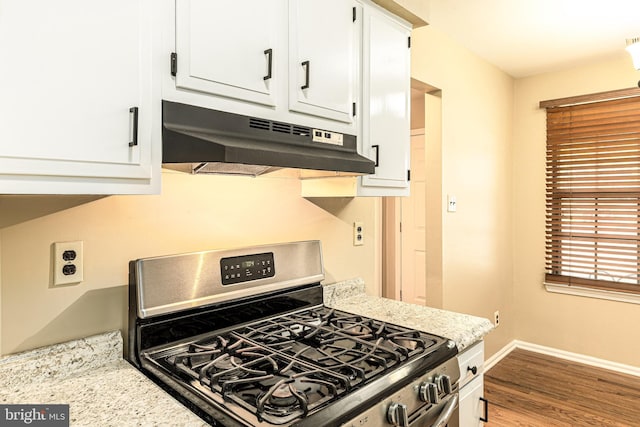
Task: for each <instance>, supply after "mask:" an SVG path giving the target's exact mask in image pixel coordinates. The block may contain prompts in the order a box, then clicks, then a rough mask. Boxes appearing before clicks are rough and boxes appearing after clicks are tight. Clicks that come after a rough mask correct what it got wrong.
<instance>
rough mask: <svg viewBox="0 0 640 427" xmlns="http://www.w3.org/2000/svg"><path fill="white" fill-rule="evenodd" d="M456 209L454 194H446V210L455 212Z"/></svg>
mask: <svg viewBox="0 0 640 427" xmlns="http://www.w3.org/2000/svg"><path fill="white" fill-rule="evenodd" d="M457 209H458V205H457V201H456V196H451V195H448V196H447V212H455V211H456V210H457Z"/></svg>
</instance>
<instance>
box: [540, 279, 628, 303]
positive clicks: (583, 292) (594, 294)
mask: <svg viewBox="0 0 640 427" xmlns="http://www.w3.org/2000/svg"><path fill="white" fill-rule="evenodd" d="M544 287H545V288H546V289H547V291H548V292H553V293H557V294H565V295H576V296H580V297H588V298H599V299H606V300H609V301H618V302H627V303H630V304H640V295H638V294H630V293H626V292H616V291H604V290H601V289H591V288H583V287H580V286H567V285H558V284H556V283H546V282H545V284H544Z"/></svg>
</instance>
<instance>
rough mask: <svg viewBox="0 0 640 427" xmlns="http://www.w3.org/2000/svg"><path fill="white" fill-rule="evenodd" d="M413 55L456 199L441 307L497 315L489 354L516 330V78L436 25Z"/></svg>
mask: <svg viewBox="0 0 640 427" xmlns="http://www.w3.org/2000/svg"><path fill="white" fill-rule="evenodd" d="M411 51H412V77H413V78H414V79H417V80H420V81H421V82H424V83H427V84H429V85H432V86H435V87H437V88H439V89H441V90H442V174H443V175H442V196H443V198H446V195H447V194H454V195H455V196H456V197H457V202H458V211H457V212H456V213H446V212H443V218H442V221H443V230H442V239H443V249H442V251H443V253H442V255H443V307H444V308H445V309H448V310H454V311H460V312H464V313H470V314H474V315H477V316H482V317H487V318H493V312H494V311H495V310H500V313H501V326H500V327H499V328H498V329H496V330H495V331H494V332H492V333H491V334H490V335H488V336H487V341H486V352H487V356H490V355H491V354H493V353H494V352H495V351H497V350H498V349H500V348H502V347H503V346H504V345H506V344H507V343H508V342H510V341H511V340H512V339H513V338H514V327H515V311H514V303H513V286H512V267H511V266H512V239H511V236H512V221H511V217H512V216H511V194H512V189H511V179H510V178H511V136H512V127H511V122H512V102H513V80H512V78H511V77H510V76H508V75H507V74H505V73H504V72H502V71H501V70H499V69H498V68H496V67H494V66H492V65H490V64H488V63H487V62H485V61H483V60H481V59H479V58H478V57H476V56H475V55H473V54H471V53H470V52H469V51H467V50H466V49H464V48H462V47H460V46H459V45H457V44H456V43H455V42H453V41H452V40H451V39H449V38H448V37H446V36H445V35H443V34H442V33H440V32H439V31H438V30H436V29H434V28H432V27H423V28H419V29H416V30H414V31H413V34H412V47H411ZM429 202H430V201H427V203H429ZM431 202H433V203H442V205H441V206H442V208H443V209H444V208H445V203H444V200H442V201H438V200H434V201H431Z"/></svg>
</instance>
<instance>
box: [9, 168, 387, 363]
mask: <svg viewBox="0 0 640 427" xmlns="http://www.w3.org/2000/svg"><path fill="white" fill-rule="evenodd" d="M43 203H48V202H47V199H46V198H45V199H43ZM379 203H380V200H379V199H378V198H356V199H341V198H335V199H325V200H323V199H320V200H314V201H311V200H307V199H304V198H302V197H300V182H299V181H297V180H293V179H276V178H257V179H254V178H243V177H221V176H190V175H185V174H181V173H178V172H170V171H169V172H165V173H163V189H162V195H160V196H112V197H107V198H103V199H100V200H96V201H93V202H90V203H86V204H82V205H80V206H76V207H72V208H70V209H66V210H62V211H59V212H57V213H53V214H49V215H45V216H42V217H39V218H36V219H32V220H29V221H26V222H22V223H19V224H17V225H13V226H10V227H6V228H4V229H2V231H1V237H2V240H1V243H2V249H3V251H2V255H3V256H2V258H1V261H0V267H1V274H0V279H1V284H2V292H1V295H2V300H1V306H0V313H1V323H0V325H1V327H2V333H1V342H2V348H1V350H2V353H3V354H7V353H12V352H15V351H19V350H23V349H29V348H34V347H38V346H41V345H46V344H51V343H55V342H60V341H64V340H68V339H73V338H78V337H82V336H86V335H89V334H94V333H99V332H103V331H105V330H109V329H123V328H124V327H125V326H126V310H127V288H126V286H127V283H128V277H127V274H128V262H129V260H132V259H136V258H140V257H147V256H155V255H162V254H171V253H179V252H185V251H198V250H206V249H216V248H227V247H235V246H245V245H254V244H266V243H273V242H283V241H295V240H305V239H319V240H321V241H322V245H323V255H324V262H325V269H326V271H325V273H326V280H325V283H332V282H335V281H340V280H345V279H349V278H353V277H363V278H364V280H365V281H366V283H367V286H368V291H369V292H370V293H371V294H374V295H376V294H379V289H378V288H379V279H378V277H377V275H376V270H375V265H376V259H375V255H376V245H378V244H379V242H378V241H377V239H378V236H379V234H378V233H377V232H374V230H378V228H379V221H380V219H379V211H380V207H379ZM16 209H21V207H20V205H18V206H17V207H16ZM11 210H12V209H11V204H10V203H6V204H5V205H4V206H3V213H5V214H8V215H15V213H14V212H11ZM356 220H358V221H363V222H364V224H365V227H366V231H365V245H364V246H359V247H354V246H353V244H352V242H353V237H352V228H353V221H356ZM69 240H82V241H84V278H85V281H84V282H83V283H82V284H80V285H79V286H68V287H60V288H51V287H50V283H51V272H50V251H51V244H52V243H53V242H57V241H69ZM345 260H349V262H346V261H345Z"/></svg>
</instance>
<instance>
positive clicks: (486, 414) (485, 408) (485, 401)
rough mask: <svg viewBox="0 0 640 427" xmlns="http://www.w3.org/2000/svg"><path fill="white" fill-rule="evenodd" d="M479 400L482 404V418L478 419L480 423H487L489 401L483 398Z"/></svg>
mask: <svg viewBox="0 0 640 427" xmlns="http://www.w3.org/2000/svg"><path fill="white" fill-rule="evenodd" d="M480 400H481V401H482V402H483V403H484V417H480V421H482V422H483V423H488V422H489V401H488V400H487V399H485V398H484V397H481V398H480Z"/></svg>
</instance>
